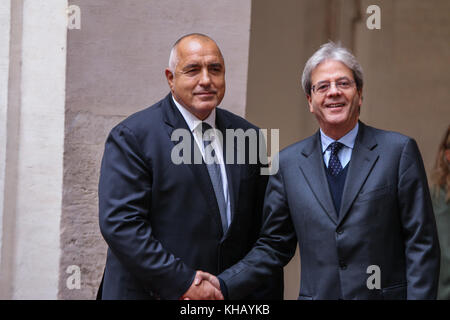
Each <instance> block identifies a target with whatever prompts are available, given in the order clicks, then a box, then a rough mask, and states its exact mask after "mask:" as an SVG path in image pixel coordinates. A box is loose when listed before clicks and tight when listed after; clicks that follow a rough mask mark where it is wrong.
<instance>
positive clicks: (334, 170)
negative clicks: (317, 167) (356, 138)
mask: <svg viewBox="0 0 450 320" xmlns="http://www.w3.org/2000/svg"><path fill="white" fill-rule="evenodd" d="M343 146H344V145H343V144H342V143H340V142H337V141H335V142H333V143H332V144H330V146H329V148H330V150H331V155H330V160H329V161H328V172H329V173H330V174H331V175H332V176H337V175H338V174H339V172H341V171H342V165H341V162H340V161H339V158H338V155H337V154H338V152H339V150H341V148H342V147H343Z"/></svg>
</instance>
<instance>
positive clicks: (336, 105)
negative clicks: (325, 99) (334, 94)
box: [325, 102, 345, 108]
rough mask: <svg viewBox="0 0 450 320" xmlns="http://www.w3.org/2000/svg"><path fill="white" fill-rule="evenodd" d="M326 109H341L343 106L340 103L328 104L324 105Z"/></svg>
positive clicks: (343, 104)
mask: <svg viewBox="0 0 450 320" xmlns="http://www.w3.org/2000/svg"><path fill="white" fill-rule="evenodd" d="M325 106H326V107H327V108H341V107H343V106H345V103H344V102H341V103H329V104H327V105H325Z"/></svg>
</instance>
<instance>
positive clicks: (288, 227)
mask: <svg viewBox="0 0 450 320" xmlns="http://www.w3.org/2000/svg"><path fill="white" fill-rule="evenodd" d="M296 243H297V240H296V235H295V231H294V228H293V225H292V221H291V217H290V213H289V208H288V205H287V201H286V196H285V191H284V185H283V179H282V175H281V173H280V172H278V173H277V174H276V175H274V176H271V177H270V178H269V182H268V185H267V189H266V197H265V201H264V210H263V221H262V228H261V231H260V234H259V237H258V240H257V241H256V243H255V245H254V246H253V248H252V249H251V250H250V252H249V253H248V254H247V255H246V256H245V257H244V258H243V259H242V260H241V261H239V262H238V263H236V264H235V265H233V266H232V267H230V268H228V269H227V270H225V271H224V272H222V273H221V274H219V275H218V277H219V278H220V279H222V280H223V281H224V282H225V284H226V286H227V289H228V298H229V299H231V300H236V299H242V298H244V297H246V296H248V295H249V294H250V293H252V292H253V291H255V290H257V289H258V287H259V286H260V284H261V282H263V281H264V279H267V278H270V276H271V274H272V272H273V270H274V268H279V267H283V266H285V265H286V264H287V263H288V262H289V261H290V260H291V258H292V257H293V256H294V253H295V249H296Z"/></svg>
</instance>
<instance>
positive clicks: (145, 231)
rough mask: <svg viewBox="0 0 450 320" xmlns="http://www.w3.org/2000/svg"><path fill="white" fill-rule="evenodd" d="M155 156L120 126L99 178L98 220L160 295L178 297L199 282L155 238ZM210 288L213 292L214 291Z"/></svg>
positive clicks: (132, 268)
mask: <svg viewBox="0 0 450 320" xmlns="http://www.w3.org/2000/svg"><path fill="white" fill-rule="evenodd" d="M151 191H152V168H151V160H150V159H146V158H145V156H144V154H143V153H142V151H141V148H140V145H139V143H138V141H137V139H136V136H135V134H134V133H133V132H132V131H131V130H130V129H129V128H127V127H126V126H123V125H118V126H117V127H115V128H114V129H113V130H112V131H111V133H110V135H109V136H108V139H107V141H106V144H105V151H104V155H103V160H102V165H101V172H100V182H99V192H98V195H99V224H100V230H101V233H102V235H103V237H104V239H105V241H106V242H107V244H108V246H109V248H110V250H111V251H112V252H113V254H114V255H115V256H116V257H117V258H118V259H119V261H120V262H121V263H122V264H123V265H124V266H125V267H126V268H127V270H128V271H129V272H130V273H132V274H133V275H135V276H136V278H137V279H139V280H140V281H141V283H142V285H143V287H145V288H146V289H147V290H149V291H151V292H153V293H155V294H156V295H157V296H159V297H160V298H161V299H172V300H175V299H179V298H180V297H182V295H183V294H185V293H186V292H187V291H188V290H190V289H193V290H196V292H197V294H199V295H201V292H200V290H201V289H202V287H198V286H197V287H195V288H193V287H194V284H193V280H194V277H195V274H196V271H195V270H193V269H192V268H190V267H189V266H187V265H186V264H185V263H183V261H181V260H180V259H179V258H177V257H175V256H174V255H173V254H171V253H170V252H168V251H167V250H166V249H165V248H164V247H163V246H162V245H161V243H160V242H159V241H158V239H157V238H155V236H154V234H153V231H152V226H151V224H150V220H149V217H150V215H151V212H150V208H151V204H152V203H151V202H152V197H151ZM210 293H211V292H210Z"/></svg>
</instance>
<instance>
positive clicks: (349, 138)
mask: <svg viewBox="0 0 450 320" xmlns="http://www.w3.org/2000/svg"><path fill="white" fill-rule="evenodd" d="M358 128H359V123H358V122H356V125H355V127H354V128H353V129H352V130H350V131H349V132H347V134H346V135H345V136H343V137H341V138H340V139H339V140H337V141H338V142H340V143H342V144H343V145H344V146H346V147H348V148H350V149H353V146H354V145H355V140H356V135H357V134H358ZM320 140H321V141H322V153H324V152H325V151H326V150H327V148H328V146H329V145H330V144H331V143H333V142H334V141H335V140H333V139H332V138H330V137H329V136H327V135H326V134H325V133H324V132H323V131H322V129H320Z"/></svg>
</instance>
